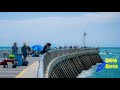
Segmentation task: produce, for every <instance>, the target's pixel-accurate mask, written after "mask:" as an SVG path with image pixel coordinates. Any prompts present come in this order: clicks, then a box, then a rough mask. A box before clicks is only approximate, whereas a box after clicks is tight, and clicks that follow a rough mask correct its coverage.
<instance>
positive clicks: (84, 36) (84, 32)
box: [83, 32, 85, 47]
mask: <svg viewBox="0 0 120 90" xmlns="http://www.w3.org/2000/svg"><path fill="white" fill-rule="evenodd" d="M83 47H85V32H84V33H83Z"/></svg>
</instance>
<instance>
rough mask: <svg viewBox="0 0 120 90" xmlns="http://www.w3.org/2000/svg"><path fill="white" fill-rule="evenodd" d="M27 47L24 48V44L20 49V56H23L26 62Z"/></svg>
mask: <svg viewBox="0 0 120 90" xmlns="http://www.w3.org/2000/svg"><path fill="white" fill-rule="evenodd" d="M27 49H28V48H27V46H26V43H24V45H23V46H22V48H21V51H22V55H23V58H24V60H26V57H27Z"/></svg>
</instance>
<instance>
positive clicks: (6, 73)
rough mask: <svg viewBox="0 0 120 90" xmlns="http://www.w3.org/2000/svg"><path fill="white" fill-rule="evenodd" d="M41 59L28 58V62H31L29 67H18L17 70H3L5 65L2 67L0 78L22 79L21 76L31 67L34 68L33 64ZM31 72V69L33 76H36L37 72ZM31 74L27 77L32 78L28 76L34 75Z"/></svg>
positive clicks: (0, 66) (0, 68) (0, 67)
mask: <svg viewBox="0 0 120 90" xmlns="http://www.w3.org/2000/svg"><path fill="white" fill-rule="evenodd" d="M39 59H40V57H27V60H28V62H29V64H28V66H17V68H3V65H0V78H17V77H18V76H19V77H20V74H21V73H23V71H24V72H25V70H28V68H29V67H30V66H32V68H34V67H33V65H34V64H33V63H35V62H36V61H39ZM31 70H32V69H31ZM31 70H30V69H29V71H30V72H31V73H32V74H35V72H34V71H33V70H32V71H31ZM31 73H29V74H27V77H30V76H28V75H32V74H31ZM21 75H22V74H21ZM24 75H25V74H24Z"/></svg>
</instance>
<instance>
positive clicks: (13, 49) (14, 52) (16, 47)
mask: <svg viewBox="0 0 120 90" xmlns="http://www.w3.org/2000/svg"><path fill="white" fill-rule="evenodd" d="M12 54H13V55H15V57H16V55H17V54H18V46H17V43H16V42H14V45H13V46H12Z"/></svg>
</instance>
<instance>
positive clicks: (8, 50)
mask: <svg viewBox="0 0 120 90" xmlns="http://www.w3.org/2000/svg"><path fill="white" fill-rule="evenodd" d="M4 54H12V49H11V48H9V49H1V50H0V58H3V57H4V56H5V55H4ZM18 54H21V48H18Z"/></svg>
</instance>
